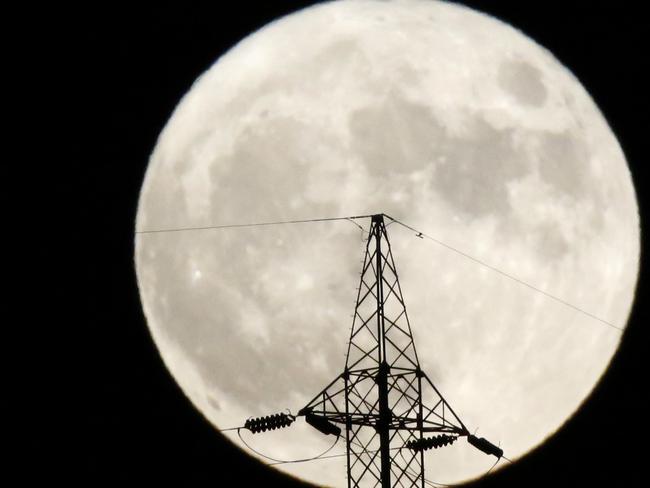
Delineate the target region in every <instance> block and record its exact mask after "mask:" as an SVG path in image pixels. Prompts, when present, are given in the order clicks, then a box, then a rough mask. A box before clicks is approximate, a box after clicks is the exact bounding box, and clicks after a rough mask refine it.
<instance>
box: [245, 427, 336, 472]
mask: <svg viewBox="0 0 650 488" xmlns="http://www.w3.org/2000/svg"><path fill="white" fill-rule="evenodd" d="M237 436H238V437H239V440H240V441H242V442H243V443H244V445H245V446H246V447H247V448H248V449H250V450H251V451H253V452H254V453H255V454H257V455H258V456H260V457H263V458H264V459H268V460H269V461H273V463H274V464H290V463H304V462H307V461H315V460H316V459H319V458H321V457H322V456H324V455H325V454H327V453H328V452H330V451H331V450H332V449H334V446H336V444H337V443H338V441H339V436H337V437H336V439H334V443H333V444H332V445H331V446H330V447H328V448H327V449H326V450H325V451H323V452H322V453H320V454H319V455H317V456H313V457H310V458H304V459H293V460H288V461H287V460H282V459H275V458H272V457H271V456H267V455H266V454H262V453H261V452H259V451H257V450H255V449H253V448H252V447H251V446H250V445H249V444H248V443H247V442H246V441H245V440H244V438H243V437H242V435H241V428H240V429H237Z"/></svg>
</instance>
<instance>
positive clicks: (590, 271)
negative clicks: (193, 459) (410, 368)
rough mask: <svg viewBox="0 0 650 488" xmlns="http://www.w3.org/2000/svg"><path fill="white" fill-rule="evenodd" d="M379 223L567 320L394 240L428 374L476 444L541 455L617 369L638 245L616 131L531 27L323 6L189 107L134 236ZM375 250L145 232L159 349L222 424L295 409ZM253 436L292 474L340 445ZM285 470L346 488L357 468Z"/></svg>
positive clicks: (142, 252)
mask: <svg viewBox="0 0 650 488" xmlns="http://www.w3.org/2000/svg"><path fill="white" fill-rule="evenodd" d="M382 212H383V213H386V214H388V215H391V216H393V217H395V218H397V219H400V220H402V221H404V222H405V223H407V224H409V225H411V226H413V227H415V228H417V229H419V230H422V231H423V232H425V233H427V234H429V235H431V236H433V237H435V238H436V239H438V240H439V241H441V242H443V243H445V244H446V245H447V246H451V247H453V248H455V249H458V250H460V251H462V252H463V253H465V254H467V255H470V256H472V257H474V258H476V259H478V260H480V261H482V262H484V263H486V264H488V265H489V266H492V267H495V268H498V269H499V270H501V271H503V272H504V273H507V274H509V275H512V276H514V277H516V278H517V279H519V280H522V281H524V282H526V283H528V284H530V285H532V286H534V287H536V288H538V289H540V290H543V291H544V292H545V293H547V294H550V295H553V296H555V297H558V298H559V299H561V300H563V301H564V302H566V303H568V304H571V305H572V306H567V305H566V304H563V303H561V302H559V301H558V300H554V299H552V298H550V297H549V296H547V295H545V294H544V293H540V292H537V291H535V290H533V289H532V288H530V287H527V286H524V285H522V284H521V283H520V282H517V281H515V280H512V279H509V278H508V277H506V276H504V275H503V274H500V273H497V272H494V271H493V270H491V269H489V268H488V267H485V266H481V265H480V264H478V263H477V262H475V261H472V260H471V259H467V258H466V257H465V256H463V255H461V254H459V253H456V252H453V251H452V250H451V249H449V248H448V247H445V246H441V245H438V244H436V243H435V242H433V241H432V240H427V239H418V238H416V236H415V234H414V233H413V232H410V231H408V230H407V229H405V228H403V227H401V226H399V225H390V226H389V227H388V233H389V237H390V240H391V244H392V247H393V253H394V257H395V262H396V265H397V268H398V271H399V275H400V283H401V286H402V291H403V294H404V297H405V301H406V306H407V309H408V312H409V317H410V320H411V326H412V329H413V334H414V338H415V342H416V347H417V349H418V355H419V357H420V362H421V365H422V367H423V369H424V370H425V371H426V372H427V374H428V375H429V376H430V377H431V379H432V380H433V381H434V383H435V384H436V386H437V387H438V388H439V390H440V391H441V392H442V393H443V395H444V396H445V397H446V400H447V401H448V402H449V404H450V405H452V407H453V408H454V410H455V411H456V413H457V414H458V415H459V417H460V418H461V419H462V420H463V422H464V423H465V424H466V425H467V427H468V428H469V429H470V430H472V431H474V430H475V429H478V431H477V434H478V435H479V436H482V437H486V438H488V439H490V440H491V441H492V442H494V443H495V444H497V443H499V444H500V445H501V447H502V448H503V449H504V452H505V454H506V456H508V457H510V458H511V459H515V458H517V457H520V456H522V455H524V454H525V453H526V452H528V451H529V450H530V449H532V448H534V447H535V446H537V445H539V444H540V443H542V442H543V441H544V440H545V438H547V437H548V436H550V435H552V434H553V433H554V432H555V431H556V430H557V429H558V428H560V427H561V426H562V424H563V423H564V422H565V421H566V420H567V419H568V418H570V416H571V415H572V414H573V413H574V412H575V411H576V410H577V409H578V408H579V406H580V404H581V403H582V402H583V400H584V399H585V398H586V397H587V396H588V395H589V393H590V392H591V390H592V389H593V388H594V386H595V384H596V383H597V382H598V380H599V378H600V377H601V376H602V374H603V373H604V371H605V370H606V369H607V366H608V364H609V362H610V360H611V359H612V357H613V355H614V354H615V352H616V350H617V347H618V345H619V342H620V339H621V335H622V331H621V330H620V329H624V327H625V325H626V322H627V318H628V315H629V312H630V309H631V305H632V302H633V299H634V292H635V286H636V280H637V272H638V266H639V239H640V237H639V232H640V231H639V218H638V209H637V204H636V199H635V193H634V187H633V184H632V180H631V176H630V172H629V170H628V167H627V164H626V161H625V158H624V155H623V153H622V150H621V148H620V146H619V144H618V142H617V140H616V138H615V137H614V135H613V133H612V131H611V129H610V128H609V126H608V125H607V122H606V120H605V119H604V117H603V115H602V114H601V113H600V111H599V110H598V108H597V107H596V106H595V104H594V102H593V100H592V99H591V97H590V96H589V94H588V93H587V92H586V91H585V89H584V88H583V87H582V86H581V84H580V83H579V81H578V80H577V79H576V78H575V77H574V76H573V75H572V74H571V73H570V72H569V70H568V69H567V68H565V67H564V66H562V65H561V64H560V63H559V62H558V61H557V60H556V59H555V58H554V57H553V55H552V54H551V53H549V52H548V51H547V50H545V49H544V48H542V47H540V46H539V45H537V44H535V43H534V42H533V41H532V40H530V39H529V38H527V37H526V36H525V35H523V34H522V33H521V32H519V31H517V30H516V29H514V28H512V27H510V26H508V25H506V24H504V23H502V22H500V21H498V20H496V19H494V18H491V17H489V16H487V15H484V14H481V13H478V12H476V11H472V10H470V9H468V8H465V7H462V6H459V5H455V4H450V3H443V2H438V1H424V0H401V1H400V0H394V1H378V0H358V1H354V0H349V1H338V2H331V3H321V4H318V5H315V6H313V7H310V8H307V9H305V10H302V11H299V12H297V13H294V14H292V15H289V16H287V17H284V18H282V19H279V20H277V21H275V22H273V23H271V24H269V25H267V26H265V27H264V28H262V29H260V30H259V31H257V32H255V33H253V34H251V35H250V36H249V37H247V38H245V39H244V40H242V41H241V42H240V43H239V44H237V45H236V46H235V47H233V48H232V49H231V50H230V51H229V52H228V53H226V54H225V55H224V56H222V57H221V58H220V59H219V60H217V62H215V64H214V65H213V66H212V67H210V68H209V69H208V70H207V71H206V72H205V73H204V74H203V75H202V76H200V77H199V79H197V80H196V82H195V83H194V85H193V86H192V87H191V89H190V90H189V92H188V93H187V94H186V95H185V97H184V98H183V99H182V100H181V102H180V103H179V105H178V107H177V108H176V110H175V112H174V113H173V115H172V117H171V118H170V120H169V122H168V123H167V125H166V127H165V128H164V130H163V131H162V133H161V135H160V137H159V140H158V142H157V145H156V147H155V149H154V151H153V153H152V155H151V159H150V162H149V166H148V169H147V173H146V177H145V181H144V184H143V187H142V192H141V195H140V201H139V207H138V213H137V221H136V230H137V231H145V230H159V229H175V228H186V227H202V226H210V225H224V224H242V223H250V222H267V221H278V220H293V219H310V218H321V217H339V216H350V215H360V214H371V213H382ZM359 223H360V224H362V225H364V226H365V227H366V229H367V228H368V226H369V222H364V221H359ZM364 237H365V235H364V234H362V233H361V231H360V230H359V229H358V227H356V226H354V225H352V224H351V223H350V222H346V221H341V222H319V223H309V224H294V225H279V226H268V227H253V228H230V229H218V230H195V231H181V232H161V233H138V234H136V242H135V264H136V269H137V277H138V284H139V289H140V294H141V299H142V304H143V308H144V311H145V315H146V319H147V323H148V325H149V327H150V330H151V334H152V337H153V339H154V341H155V343H156V345H157V347H158V350H159V351H160V354H161V356H162V358H163V360H164V362H165V364H166V366H167V367H168V369H169V370H170V372H171V373H172V375H173V376H174V378H175V379H176V381H177V382H178V383H179V385H180V386H181V388H182V390H183V391H184V392H185V394H186V395H187V396H188V397H189V399H190V400H191V401H192V403H193V404H194V405H195V406H196V408H197V409H198V410H199V411H200V412H201V413H202V414H203V415H204V416H205V417H206V418H207V419H208V420H209V421H210V422H211V423H212V424H214V426H215V427H217V428H228V427H233V426H238V425H243V422H244V421H245V420H246V419H247V418H249V417H251V416H259V415H268V414H272V413H276V412H281V411H285V410H286V409H287V408H289V409H291V411H292V412H293V413H296V412H297V411H298V409H300V408H301V407H303V406H304V405H305V404H306V403H307V402H308V401H309V400H310V399H311V398H312V397H313V396H314V395H315V394H316V393H318V392H319V391H320V390H321V389H322V388H324V387H325V386H326V385H327V384H328V383H329V382H330V381H331V380H333V379H334V378H335V377H336V376H337V375H338V374H339V373H340V372H341V371H342V369H343V367H344V365H345V356H344V354H345V351H346V342H347V341H348V339H349V337H348V335H349V329H350V326H351V323H352V319H351V314H352V313H353V308H354V301H355V298H356V292H355V288H356V287H357V286H358V279H359V271H360V267H361V262H360V261H361V259H362V258H363V251H364V240H363V239H364ZM581 310H582V311H584V312H586V313H583V312H582V311H581ZM599 319H600V320H599ZM616 327H618V328H616ZM425 401H426V399H425ZM226 435H229V436H230V438H231V439H232V441H233V442H234V443H236V444H238V445H241V443H240V441H239V439H238V438H237V437H236V436H234V435H232V434H226ZM242 435H243V436H244V438H245V439H246V441H247V442H249V443H250V444H251V445H252V446H254V447H255V448H256V449H258V450H260V451H262V452H264V453H267V454H269V455H271V456H273V457H275V458H282V459H296V458H305V457H310V456H314V455H316V454H318V453H320V452H321V451H323V450H324V449H326V448H327V447H328V446H329V445H330V443H331V441H332V439H331V438H325V437H324V436H323V435H322V434H320V433H319V432H317V431H316V430H314V429H312V428H311V427H309V426H306V425H305V423H304V421H302V419H299V420H298V421H297V422H296V423H295V424H294V425H293V426H292V427H291V428H289V429H282V430H278V431H273V432H269V433H265V434H259V435H255V436H253V435H252V434H250V433H247V432H243V434H242ZM344 449H345V446H344V443H340V444H339V445H338V446H337V447H335V449H334V450H333V451H332V452H331V453H342V452H344ZM493 461H494V460H493V459H492V458H490V457H488V456H486V455H484V454H483V453H481V452H479V451H477V450H476V449H474V448H473V447H471V446H470V445H468V444H467V443H466V442H464V441H461V442H457V443H455V444H453V445H452V446H450V447H446V448H443V449H439V450H435V451H428V452H427V454H426V460H425V463H426V475H427V478H428V479H431V480H433V481H436V482H439V483H456V482H460V481H462V480H467V479H470V478H473V477H476V476H480V475H481V474H482V473H485V472H486V471H487V469H489V467H490V466H491V465H492V463H493ZM278 468H279V469H281V470H283V471H285V472H287V473H291V474H293V475H295V476H298V477H300V478H302V479H305V480H308V481H311V482H313V483H317V484H319V485H323V484H327V485H330V486H336V487H342V486H345V485H346V481H345V479H346V478H345V473H346V471H345V458H344V457H338V458H332V459H327V460H319V461H313V462H309V463H301V464H286V465H280V466H278Z"/></svg>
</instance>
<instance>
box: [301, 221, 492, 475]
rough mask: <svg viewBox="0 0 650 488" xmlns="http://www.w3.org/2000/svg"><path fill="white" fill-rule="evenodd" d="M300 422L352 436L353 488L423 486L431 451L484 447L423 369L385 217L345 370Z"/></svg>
mask: <svg viewBox="0 0 650 488" xmlns="http://www.w3.org/2000/svg"><path fill="white" fill-rule="evenodd" d="M299 415H305V417H306V420H307V422H308V423H310V424H311V425H313V426H314V427H316V428H317V429H318V430H320V431H321V432H324V433H329V434H338V433H339V432H341V430H340V428H339V427H337V425H336V424H339V425H341V426H342V427H343V428H344V429H345V439H346V443H347V471H348V487H349V488H352V487H361V486H363V487H366V486H371V487H377V486H378V487H381V488H389V487H396V486H400V487H424V483H425V478H424V450H425V449H427V448H430V447H439V446H441V445H445V444H447V443H451V442H453V441H454V440H455V439H456V438H457V437H458V436H465V435H467V436H468V437H471V438H473V439H470V442H471V443H472V444H475V442H472V441H478V439H476V438H474V436H469V433H468V431H467V429H466V428H465V426H464V425H463V423H462V422H461V420H460V419H459V418H458V416H457V415H456V414H455V413H454V411H453V410H452V408H451V407H450V406H449V404H448V403H447V402H446V401H445V399H444V398H443V396H442V395H441V393H440V392H439V391H438V389H437V388H436V387H435V386H434V384H433V382H432V381H431V380H430V379H429V377H428V376H427V375H426V374H425V373H424V372H423V371H422V369H420V363H419V361H418V355H417V352H416V350H415V343H414V342H413V335H412V334H411V326H410V324H409V320H408V316H407V313H406V306H405V305H404V298H403V297H402V290H401V288H400V284H399V279H398V275H397V270H396V268H395V262H394V260H393V254H392V251H391V247H390V242H389V241H388V234H387V233H386V226H385V225H384V215H383V214H379V215H374V216H372V222H371V226H370V235H369V237H368V242H367V245H366V252H365V258H364V262H363V269H362V272H361V281H360V284H359V291H358V295H357V302H356V306H355V311H354V320H353V324H352V331H351V335H350V342H349V344H348V353H347V359H346V364H345V370H344V371H343V373H341V374H340V375H339V376H338V377H337V378H336V379H335V380H334V381H332V382H331V383H330V384H329V385H328V386H327V387H326V388H325V389H324V390H323V391H322V392H320V393H319V394H318V395H317V396H316V397H315V398H314V399H313V400H312V401H311V402H309V403H308V404H307V406H306V407H304V408H303V409H302V410H301V411H300V412H299ZM428 433H437V434H440V435H438V436H437V437H434V438H429V439H425V437H424V436H425V434H428ZM481 440H483V439H481ZM477 447H479V446H477ZM479 448H480V447H479Z"/></svg>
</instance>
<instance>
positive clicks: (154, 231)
mask: <svg viewBox="0 0 650 488" xmlns="http://www.w3.org/2000/svg"><path fill="white" fill-rule="evenodd" d="M383 215H385V216H386V217H387V218H389V219H390V220H391V221H392V222H390V223H389V224H388V225H387V227H388V226H389V225H392V224H393V223H395V224H399V225H401V226H402V227H404V228H406V229H408V230H410V231H413V232H415V233H416V235H417V237H420V238H426V239H429V240H431V241H433V242H435V243H436V244H438V245H440V246H442V247H444V248H446V249H449V250H450V251H453V252H455V253H457V254H459V255H461V256H463V257H465V258H466V259H469V260H471V261H473V262H475V263H477V264H479V265H481V266H483V267H485V268H487V269H490V270H491V271H494V272H496V273H499V274H500V275H502V276H505V277H506V278H508V279H510V280H512V281H515V282H517V283H519V284H520V285H523V286H525V287H527V288H530V289H531V290H534V291H536V292H538V293H541V294H542V295H544V296H546V297H548V298H550V299H552V300H555V301H556V302H558V303H561V304H562V305H564V306H565V307H569V308H571V309H573V310H575V311H577V312H580V313H582V314H584V315H586V316H587V317H590V318H592V319H594V320H597V321H599V322H601V323H603V324H605V325H607V326H609V327H611V328H613V329H616V330H618V331H619V332H623V328H622V327H619V326H617V325H615V324H613V323H611V322H609V321H607V320H605V319H603V318H600V317H598V316H597V315H594V314H592V313H590V312H587V311H586V310H584V309H582V308H580V307H577V306H576V305H573V304H572V303H570V302H567V301H566V300H563V299H562V298H560V297H558V296H555V295H553V294H551V293H549V292H547V291H544V290H542V289H541V288H538V287H536V286H534V285H531V284H530V283H528V282H526V281H524V280H522V279H520V278H517V277H516V276H514V275H511V274H509V273H506V272H505V271H503V270H501V269H499V268H497V267H496V266H492V265H491V264H488V263H486V262H485V261H482V260H480V259H478V258H475V257H474V256H472V255H470V254H468V253H466V252H464V251H461V250H460V249H457V248H455V247H453V246H451V245H450V244H447V243H445V242H443V241H441V240H440V239H437V238H435V237H433V236H431V235H429V234H425V233H424V232H422V231H419V230H418V229H415V228H414V227H412V226H410V225H408V224H405V223H404V222H402V221H400V220H397V219H395V218H393V217H391V216H390V215H386V214H383ZM367 218H372V215H353V216H349V217H329V218H319V219H304V220H281V221H274V222H257V223H248V224H227V225H210V226H205V227H176V228H169V229H150V230H140V231H136V232H135V233H136V234H159V233H170V232H186V231H199V230H210V229H237V228H244V227H265V226H272V225H286V224H305V223H311V222H332V221H341V220H347V221H349V222H351V223H353V224H354V225H356V226H357V227H359V228H360V229H361V231H362V232H364V231H365V229H364V228H363V227H362V226H361V225H359V224H358V223H356V222H355V220H358V219H367Z"/></svg>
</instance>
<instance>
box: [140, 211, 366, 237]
mask: <svg viewBox="0 0 650 488" xmlns="http://www.w3.org/2000/svg"><path fill="white" fill-rule="evenodd" d="M370 217H372V215H353V216H350V217H330V218H323V219H305V220H281V221H276V222H257V223H250V224H228V225H208V226H205V227H175V228H170V229H151V230H137V231H135V233H136V234H160V233H169V232H186V231H194V230H209V229H237V228H242V227H263V226H269V225H284V224H306V223H309V222H331V221H334V220H348V221H350V222H352V223H353V224H354V225H356V226H357V227H359V228H360V229H361V230H365V229H364V228H363V227H362V226H360V225H359V224H357V223H356V222H354V220H357V219H367V218H370Z"/></svg>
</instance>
